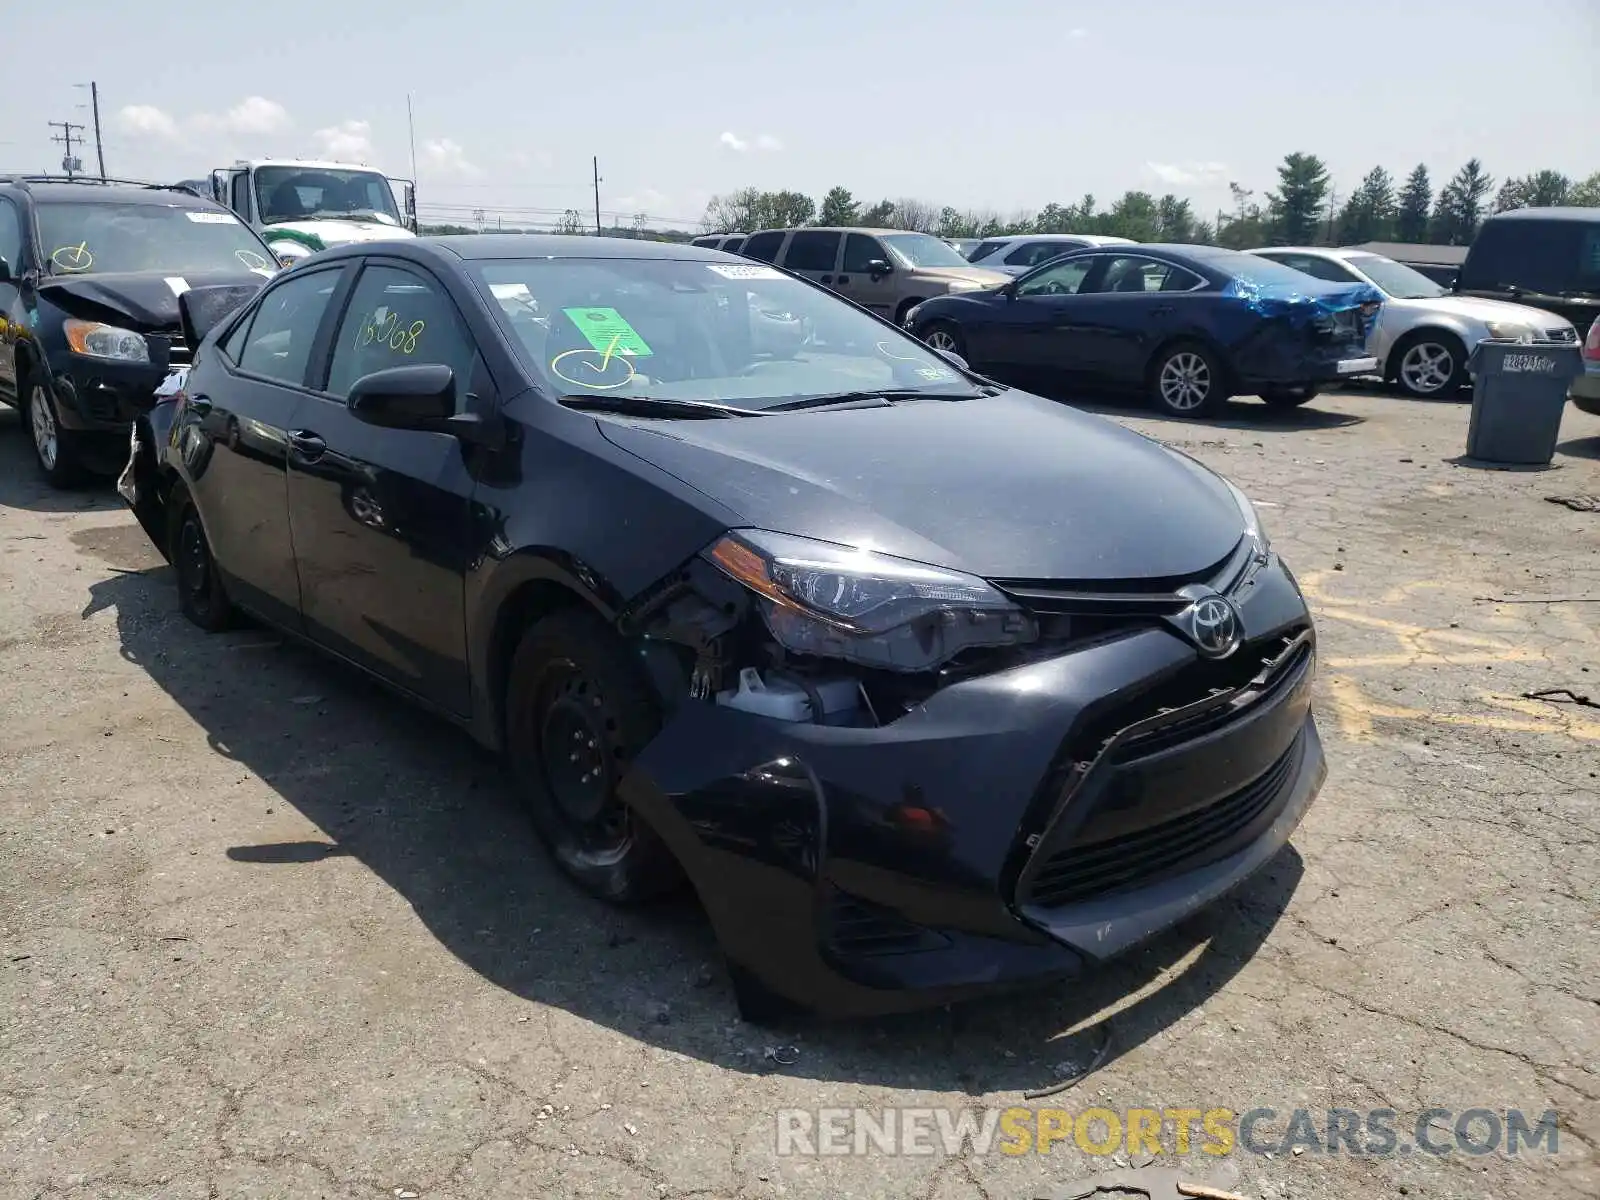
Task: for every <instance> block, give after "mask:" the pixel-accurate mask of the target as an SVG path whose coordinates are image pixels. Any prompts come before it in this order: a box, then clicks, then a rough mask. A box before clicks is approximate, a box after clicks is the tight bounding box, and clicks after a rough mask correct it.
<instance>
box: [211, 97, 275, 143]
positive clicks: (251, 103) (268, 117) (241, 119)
mask: <svg viewBox="0 0 1600 1200" xmlns="http://www.w3.org/2000/svg"><path fill="white" fill-rule="evenodd" d="M190 124H192V125H193V126H194V127H195V128H196V129H203V130H207V131H215V132H221V133H258V134H259V133H279V132H281V131H282V130H285V129H287V128H289V126H290V124H291V122H290V120H289V110H288V109H286V108H284V106H283V105H281V104H279V103H278V102H277V101H276V100H268V99H267V98H266V97H265V96H247V97H245V98H244V99H243V100H241V101H240V102H239V103H238V104H235V105H234V106H233V107H232V108H230V109H229V110H228V111H227V112H225V113H199V114H197V115H196V116H194V117H192V118H190Z"/></svg>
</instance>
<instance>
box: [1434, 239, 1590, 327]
mask: <svg viewBox="0 0 1600 1200" xmlns="http://www.w3.org/2000/svg"><path fill="white" fill-rule="evenodd" d="M1455 291H1456V292H1457V293H1458V294H1460V295H1463V296H1486V297H1488V298H1489V299H1491V300H1510V301H1512V302H1513V303H1516V304H1528V305H1532V306H1533V307H1534V308H1542V309H1544V310H1545V311H1546V312H1553V313H1555V314H1556V315H1557V316H1561V317H1565V318H1566V319H1567V320H1568V321H1571V322H1572V327H1573V328H1574V329H1576V330H1578V331H1579V333H1580V334H1581V333H1582V332H1583V331H1584V330H1585V329H1587V328H1589V326H1590V324H1591V323H1593V321H1594V320H1595V318H1597V317H1600V208H1519V209H1513V210H1512V211H1511V212H1503V213H1496V214H1495V215H1494V216H1492V217H1490V218H1489V219H1488V220H1487V221H1485V222H1484V223H1483V226H1482V227H1481V228H1480V229H1479V230H1478V236H1477V237H1475V238H1474V239H1473V240H1472V246H1471V248H1470V249H1469V250H1468V251H1467V261H1466V262H1464V263H1462V264H1461V272H1460V274H1459V275H1458V276H1457V277H1456V281H1455Z"/></svg>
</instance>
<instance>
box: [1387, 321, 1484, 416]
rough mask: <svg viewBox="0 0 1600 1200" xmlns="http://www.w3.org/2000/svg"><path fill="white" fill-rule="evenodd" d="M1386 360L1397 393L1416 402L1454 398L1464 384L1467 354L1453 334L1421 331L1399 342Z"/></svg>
mask: <svg viewBox="0 0 1600 1200" xmlns="http://www.w3.org/2000/svg"><path fill="white" fill-rule="evenodd" d="M1389 361H1390V362H1392V363H1393V364H1394V368H1393V378H1394V381H1395V382H1396V383H1397V384H1399V385H1400V390H1401V391H1403V392H1404V393H1405V394H1406V395H1408V396H1414V397H1416V398H1417V399H1418V400H1431V399H1432V398H1433V397H1435V396H1450V395H1454V394H1455V393H1456V392H1457V391H1459V390H1460V389H1461V385H1462V384H1464V383H1465V382H1466V381H1467V351H1466V347H1465V346H1463V345H1462V344H1461V340H1460V339H1459V338H1457V337H1456V336H1455V335H1454V334H1449V333H1441V332H1435V331H1433V330H1426V329H1424V330H1422V331H1420V332H1418V333H1413V334H1411V335H1409V336H1408V337H1404V338H1402V339H1401V340H1400V344H1399V345H1397V346H1396V347H1395V348H1394V351H1393V353H1392V354H1391V355H1390V358H1389Z"/></svg>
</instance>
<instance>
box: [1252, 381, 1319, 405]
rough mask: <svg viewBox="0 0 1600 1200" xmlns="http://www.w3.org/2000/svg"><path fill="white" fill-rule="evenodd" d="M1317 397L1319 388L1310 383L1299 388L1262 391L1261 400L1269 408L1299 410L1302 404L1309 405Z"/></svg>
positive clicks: (1265, 389) (1263, 389) (1266, 389)
mask: <svg viewBox="0 0 1600 1200" xmlns="http://www.w3.org/2000/svg"><path fill="white" fill-rule="evenodd" d="M1316 397H1317V388H1316V387H1315V385H1313V384H1309V383H1307V384H1302V385H1300V386H1299V387H1279V388H1262V389H1261V399H1262V401H1263V402H1265V404H1266V405H1267V407H1268V408H1299V407H1300V406H1301V405H1302V404H1309V403H1310V402H1311V401H1312V400H1315V399H1316Z"/></svg>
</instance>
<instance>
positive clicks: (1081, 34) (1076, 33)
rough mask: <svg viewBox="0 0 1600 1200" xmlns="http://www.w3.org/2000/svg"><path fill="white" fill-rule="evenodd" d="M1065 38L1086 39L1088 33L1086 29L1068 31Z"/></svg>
mask: <svg viewBox="0 0 1600 1200" xmlns="http://www.w3.org/2000/svg"><path fill="white" fill-rule="evenodd" d="M1067 36H1068V37H1073V38H1086V37H1088V36H1089V31H1088V30H1087V29H1069V30H1068V31H1067Z"/></svg>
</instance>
